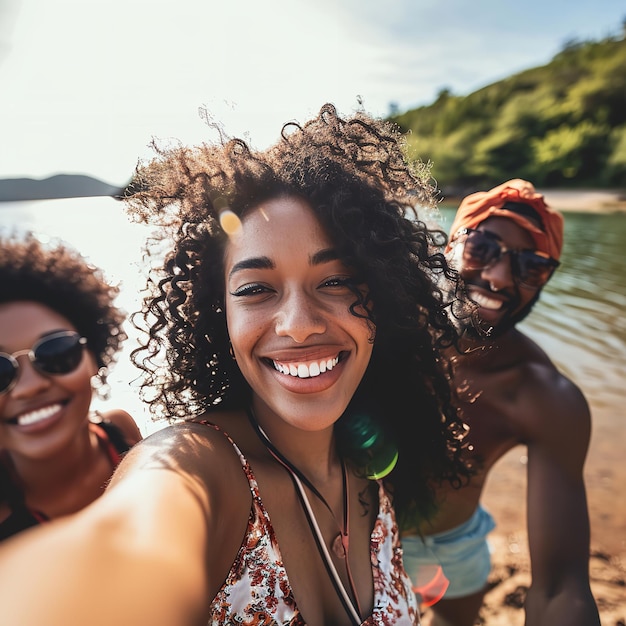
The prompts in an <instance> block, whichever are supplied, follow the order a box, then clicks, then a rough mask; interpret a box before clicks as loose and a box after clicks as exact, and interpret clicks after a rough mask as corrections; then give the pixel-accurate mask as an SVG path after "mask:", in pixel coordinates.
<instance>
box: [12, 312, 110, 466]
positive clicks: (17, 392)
mask: <svg viewBox="0 0 626 626" xmlns="http://www.w3.org/2000/svg"><path fill="white" fill-rule="evenodd" d="M75 330H76V328H75V327H74V326H73V325H72V324H71V323H70V322H69V320H67V319H66V318H65V317H63V316H62V315H60V314H59V313H57V312H56V311H54V310H53V309H50V308H48V307H47V306H45V305H43V304H40V303H37V302H30V301H24V302H22V301H17V302H8V303H3V304H0V352H4V353H8V354H14V353H16V352H20V351H25V350H29V349H30V348H32V347H33V345H34V344H35V343H36V342H37V341H39V340H40V339H42V338H45V337H46V336H47V335H49V334H51V333H54V332H56V331H75ZM16 358H17V361H18V364H19V369H18V375H17V379H16V380H15V384H14V386H13V387H12V388H11V389H9V391H7V392H5V393H0V448H4V449H6V450H8V451H9V452H10V453H11V454H13V455H21V456H23V457H28V458H32V459H44V458H49V457H51V456H53V455H55V454H59V453H62V452H63V450H64V449H66V448H67V446H69V445H71V443H72V441H73V439H74V438H75V436H76V434H77V432H78V431H79V430H80V428H81V427H82V426H83V425H84V424H85V421H86V419H87V415H88V413H89V406H90V404H91V397H92V389H91V377H92V376H94V375H95V374H96V372H97V367H96V363H95V359H94V358H93V355H92V354H91V352H90V351H89V350H86V349H83V350H82V358H81V360H80V363H79V365H78V367H77V368H76V369H74V370H73V371H71V372H69V373H67V374H60V375H56V374H55V375H52V374H42V373H41V372H39V371H38V370H37V369H36V368H35V367H33V364H32V363H31V361H30V359H29V357H28V355H27V354H25V353H24V354H21V355H18V356H17V357H16Z"/></svg>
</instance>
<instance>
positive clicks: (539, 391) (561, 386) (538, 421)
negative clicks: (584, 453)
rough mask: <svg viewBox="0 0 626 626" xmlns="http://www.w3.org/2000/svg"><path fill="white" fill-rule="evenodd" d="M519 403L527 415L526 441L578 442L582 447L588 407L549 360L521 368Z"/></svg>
mask: <svg viewBox="0 0 626 626" xmlns="http://www.w3.org/2000/svg"><path fill="white" fill-rule="evenodd" d="M524 372H525V374H524V384H523V394H522V397H521V402H522V403H523V405H524V406H525V409H524V410H525V413H526V414H527V415H528V419H527V420H526V423H527V425H528V428H529V429H528V433H527V434H528V437H529V440H530V441H533V440H534V441H538V440H539V441H546V442H554V443H555V445H558V443H557V442H562V441H563V438H564V437H567V439H568V442H570V444H571V443H573V442H576V441H577V442H579V444H580V445H582V446H584V447H585V448H586V446H587V444H588V442H589V438H590V435H591V413H590V410H589V404H588V403H587V400H586V398H585V396H584V394H583V392H582V391H581V389H580V388H579V387H578V385H577V384H576V383H574V382H573V381H572V380H570V379H569V378H568V377H567V376H565V375H564V374H563V373H562V372H560V371H559V370H558V369H557V367H556V366H555V365H554V364H553V363H552V362H551V361H550V360H543V359H541V360H534V361H532V360H531V361H529V362H528V363H527V364H526V366H525V367H524Z"/></svg>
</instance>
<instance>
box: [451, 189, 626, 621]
mask: <svg viewBox="0 0 626 626" xmlns="http://www.w3.org/2000/svg"><path fill="white" fill-rule="evenodd" d="M540 191H541V193H543V194H544V195H545V199H546V202H547V203H548V204H549V205H550V206H552V207H554V208H556V209H559V210H563V211H581V212H620V213H621V212H624V213H626V191H621V192H620V191H615V192H611V191H582V192H581V191H572V192H569V191H560V190H557V191H555V190H540ZM447 202H448V201H446V203H447ZM449 202H450V203H452V201H449ZM624 218H625V219H626V215H625V216H624ZM625 398H626V396H625ZM591 411H592V419H593V432H592V439H591V445H590V449H589V453H588V456H587V462H586V464H585V481H586V486H587V499H588V503H589V515H590V521H591V552H590V554H591V557H590V575H591V588H592V591H593V594H594V597H595V598H596V602H597V604H598V608H599V611H600V618H601V623H602V626H626V498H625V497H624V485H625V484H626V463H624V459H623V456H624V452H623V446H622V445H620V442H624V441H626V437H625V435H624V426H623V423H622V424H619V423H617V422H619V421H620V420H616V419H615V413H616V412H618V414H620V413H621V414H622V415H623V413H624V406H623V405H622V406H610V405H604V406H594V405H591ZM525 453H526V450H525V448H523V447H517V448H515V449H513V450H511V451H510V452H509V453H508V454H507V455H506V456H505V457H503V458H502V459H501V460H500V461H499V463H498V464H497V465H496V467H495V469H494V470H493V472H492V473H491V475H490V478H489V481H488V483H487V487H486V491H485V494H484V500H483V501H484V504H485V505H486V507H487V508H488V509H489V510H490V511H491V513H492V514H493V515H494V517H495V519H496V522H497V527H496V529H495V531H493V532H492V533H491V535H490V541H491V544H492V546H493V555H492V558H493V563H494V567H493V570H492V572H491V575H490V578H489V585H490V590H489V591H488V593H487V595H486V598H485V604H484V606H483V608H482V610H481V613H480V617H479V621H477V622H476V624H481V625H485V626H523V625H524V610H523V602H524V598H525V595H526V591H527V589H528V586H529V584H530V563H529V558H528V540H527V533H526V518H525V516H526V465H525V460H526V457H525Z"/></svg>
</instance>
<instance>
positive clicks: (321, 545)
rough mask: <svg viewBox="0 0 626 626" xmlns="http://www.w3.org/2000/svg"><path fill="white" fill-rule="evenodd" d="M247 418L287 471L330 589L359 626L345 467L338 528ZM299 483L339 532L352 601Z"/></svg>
mask: <svg viewBox="0 0 626 626" xmlns="http://www.w3.org/2000/svg"><path fill="white" fill-rule="evenodd" d="M247 413H248V418H249V419H250V423H251V424H252V426H253V428H254V430H255V431H256V433H257V435H258V436H259V439H260V440H261V441H262V442H263V444H264V445H265V447H266V448H267V450H268V452H269V453H270V454H271V455H272V456H273V457H274V459H276V461H278V463H280V465H282V466H283V467H284V468H285V469H286V470H287V472H288V473H289V475H290V477H291V480H292V482H293V484H294V487H295V490H296V494H297V496H298V499H299V501H300V505H301V506H302V510H303V511H304V514H305V516H306V518H307V522H308V524H309V528H310V529H311V534H312V535H313V538H314V539H315V543H316V545H317V549H318V551H319V553H320V556H322V561H323V563H324V566H325V568H326V572H327V573H328V576H329V578H330V580H331V582H332V583H333V587H334V588H335V592H336V593H337V596H338V597H339V600H340V601H341V603H342V605H343V607H344V609H345V611H346V613H347V614H348V616H349V617H350V620H351V622H352V624H353V625H354V626H361V624H362V623H363V621H362V619H361V617H360V615H361V607H360V604H359V597H358V595H357V593H356V585H355V584H354V579H353V577H352V572H351V570H350V561H349V558H348V548H349V533H348V530H349V521H350V519H349V503H348V472H347V469H346V465H345V463H344V461H343V459H341V470H342V479H343V499H344V506H343V521H344V524H343V527H341V526H340V524H339V522H337V517H336V516H335V514H334V512H333V510H332V508H331V507H330V505H329V504H328V502H327V501H326V499H325V498H324V496H323V495H322V494H321V493H320V492H319V490H318V489H317V488H316V487H315V485H313V483H312V482H311V481H310V480H309V479H308V478H307V477H306V476H305V475H304V474H303V473H302V471H301V470H299V469H298V468H297V467H296V466H295V465H294V464H293V463H292V462H291V461H290V460H289V459H287V457H285V456H284V455H283V454H282V453H281V452H280V451H279V450H278V449H277V448H276V446H274V444H273V443H272V442H271V440H270V438H269V437H268V436H267V434H266V433H265V431H264V430H263V429H262V428H261V426H260V424H259V423H258V422H257V421H256V418H255V417H254V413H253V412H252V408H248V410H247ZM303 484H304V485H306V486H307V487H308V488H309V489H310V490H311V492H312V493H313V495H315V497H316V498H318V499H319V500H320V502H321V503H322V504H323V505H324V506H325V507H326V508H327V509H328V511H329V512H330V514H331V515H332V517H333V519H334V521H335V523H336V524H337V526H339V530H340V533H341V544H342V546H343V551H344V555H345V561H346V572H347V575H348V582H349V584H350V590H351V591H352V595H353V597H354V600H352V599H351V598H350V596H349V595H348V593H347V591H346V589H345V587H344V585H343V582H342V581H341V578H340V577H339V573H338V572H337V569H336V567H335V565H334V563H333V561H332V558H331V556H330V554H329V552H328V548H327V546H326V542H325V541H324V537H323V536H322V531H321V530H320V527H319V524H318V523H317V518H316V517H315V513H314V512H313V509H312V508H311V504H310V502H309V499H308V498H307V495H306V492H305V491H304V487H303Z"/></svg>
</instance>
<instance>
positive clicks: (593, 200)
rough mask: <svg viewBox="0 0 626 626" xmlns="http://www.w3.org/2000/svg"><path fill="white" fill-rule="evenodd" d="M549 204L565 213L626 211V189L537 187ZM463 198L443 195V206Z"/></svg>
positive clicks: (456, 202) (453, 204)
mask: <svg viewBox="0 0 626 626" xmlns="http://www.w3.org/2000/svg"><path fill="white" fill-rule="evenodd" d="M537 191H538V192H539V193H541V194H543V196H544V198H545V201H546V202H547V203H548V205H549V206H550V207H551V208H553V209H556V210H557V211H562V212H565V213H626V189H603V190H599V189H537ZM461 200H462V198H460V197H456V196H453V195H451V196H445V195H444V196H443V200H442V202H441V204H442V205H443V206H450V207H454V208H456V207H458V205H459V204H460V202H461Z"/></svg>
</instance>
